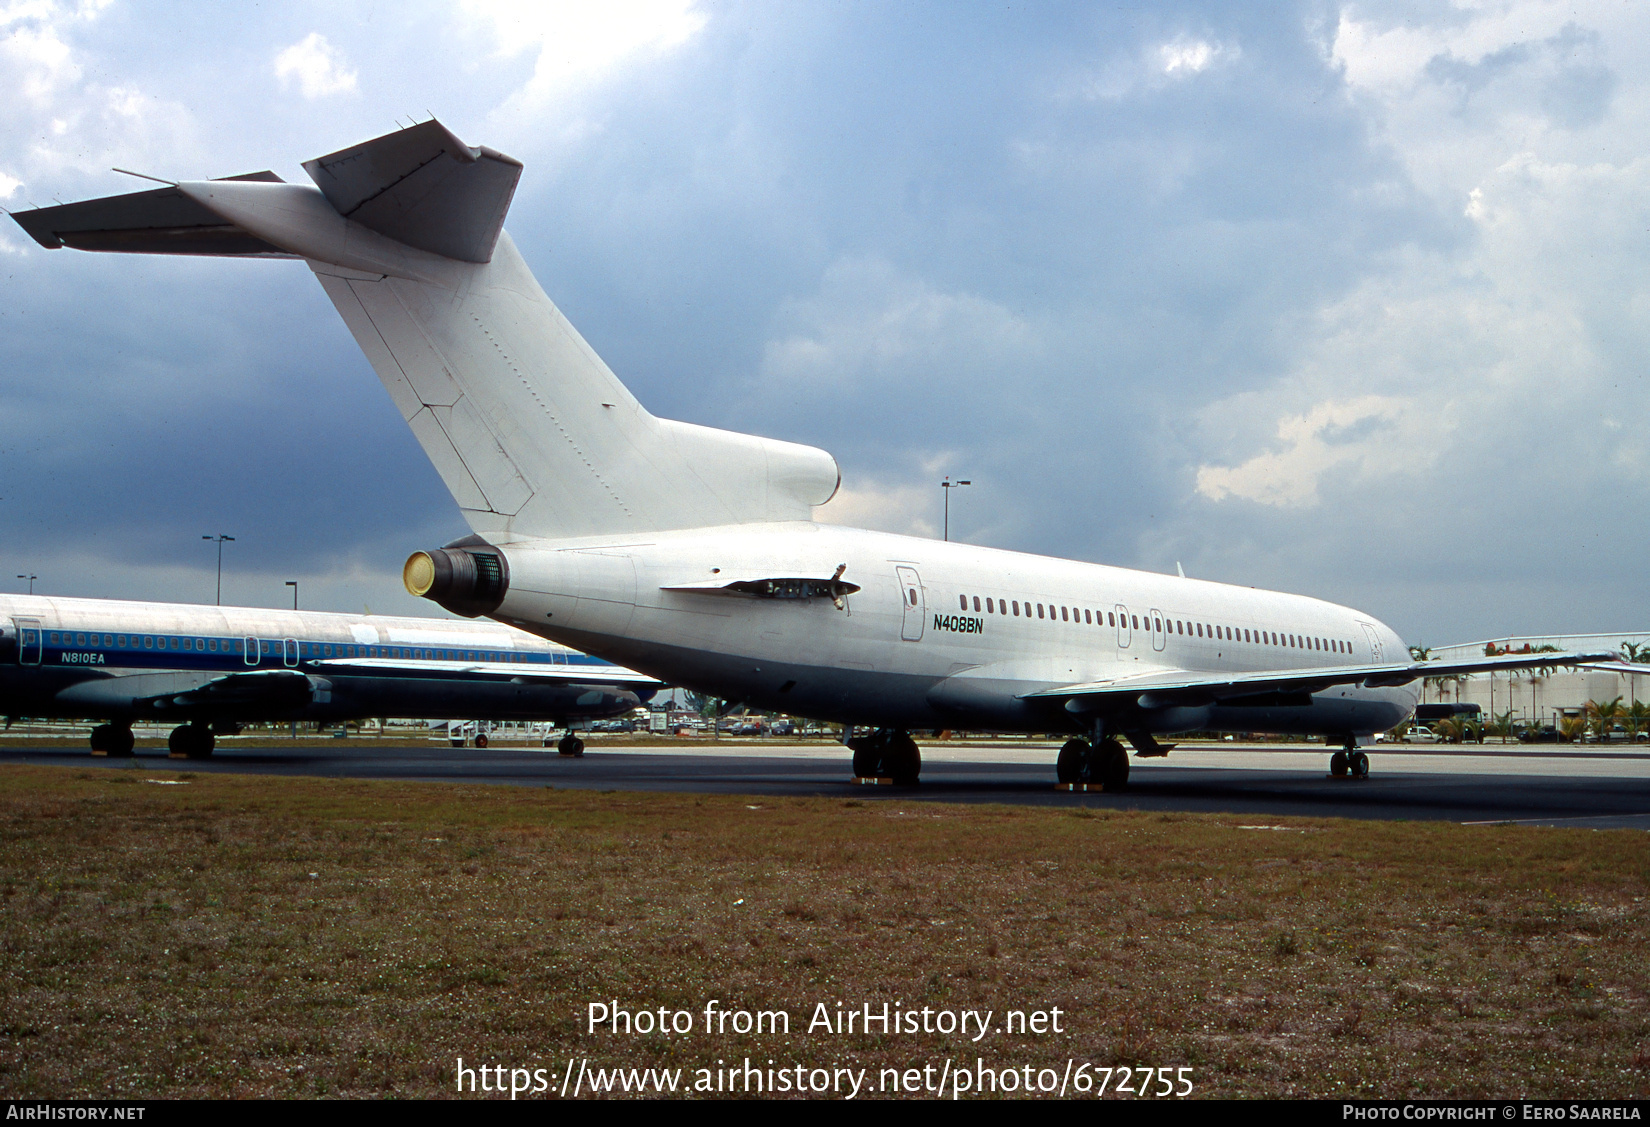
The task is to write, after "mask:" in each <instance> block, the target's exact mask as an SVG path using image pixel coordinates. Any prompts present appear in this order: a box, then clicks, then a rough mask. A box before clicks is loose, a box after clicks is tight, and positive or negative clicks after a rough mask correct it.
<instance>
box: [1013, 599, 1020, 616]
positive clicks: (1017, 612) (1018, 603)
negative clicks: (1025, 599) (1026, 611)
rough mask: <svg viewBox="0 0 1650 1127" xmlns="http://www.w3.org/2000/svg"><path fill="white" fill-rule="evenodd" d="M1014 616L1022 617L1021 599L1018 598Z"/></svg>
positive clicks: (1015, 601) (1015, 602)
mask: <svg viewBox="0 0 1650 1127" xmlns="http://www.w3.org/2000/svg"><path fill="white" fill-rule="evenodd" d="M1014 617H1015V618H1019V617H1020V601H1019V600H1018V599H1016V600H1014Z"/></svg>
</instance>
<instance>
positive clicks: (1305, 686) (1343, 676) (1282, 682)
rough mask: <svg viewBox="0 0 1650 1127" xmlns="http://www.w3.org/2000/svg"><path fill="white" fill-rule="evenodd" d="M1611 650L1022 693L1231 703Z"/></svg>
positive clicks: (1171, 673) (1164, 676)
mask: <svg viewBox="0 0 1650 1127" xmlns="http://www.w3.org/2000/svg"><path fill="white" fill-rule="evenodd" d="M1615 656H1616V655H1614V654H1583V653H1545V654H1535V655H1530V654H1516V655H1506V656H1502V657H1486V658H1479V659H1475V660H1472V661H1411V662H1393V663H1390V664H1381V665H1339V666H1325V667H1322V668H1317V669H1268V670H1258V671H1255V672H1248V673H1203V672H1197V671H1193V670H1186V669H1163V670H1154V671H1152V672H1148V673H1140V674H1136V675H1133V676H1129V677H1117V678H1112V679H1108V680H1103V681H1089V682H1085V683H1082V684H1074V685H1060V686H1056V687H1053V688H1048V689H1041V690H1038V691H1037V692H1034V693H1027V694H1025V697H1024V699H1027V700H1033V699H1043V700H1047V699H1050V698H1053V699H1065V700H1066V701H1067V707H1068V708H1071V707H1074V706H1075V707H1077V708H1081V707H1082V704H1081V702H1083V701H1096V702H1097V701H1099V700H1102V699H1105V698H1108V697H1110V698H1117V699H1121V698H1124V697H1128V698H1131V699H1133V700H1134V701H1135V703H1138V704H1139V705H1140V706H1141V707H1144V708H1164V707H1170V706H1174V705H1188V704H1212V703H1234V702H1237V701H1241V700H1245V699H1248V698H1256V699H1265V698H1266V697H1269V696H1273V695H1278V696H1280V699H1281V697H1288V696H1296V695H1299V694H1305V695H1310V694H1312V693H1318V692H1322V691H1323V690H1324V689H1327V688H1329V687H1331V686H1333V685H1360V686H1363V687H1364V688H1382V687H1391V686H1396V685H1406V684H1408V683H1409V682H1411V681H1415V680H1418V679H1420V678H1422V677H1455V676H1461V675H1463V674H1468V673H1492V672H1499V671H1501V670H1505V669H1537V668H1542V667H1550V666H1575V665H1590V664H1593V663H1596V662H1601V661H1606V660H1608V659H1609V658H1612V657H1615Z"/></svg>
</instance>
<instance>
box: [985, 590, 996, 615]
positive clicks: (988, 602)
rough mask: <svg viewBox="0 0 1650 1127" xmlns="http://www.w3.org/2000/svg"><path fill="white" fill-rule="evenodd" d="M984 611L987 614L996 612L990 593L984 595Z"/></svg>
mask: <svg viewBox="0 0 1650 1127" xmlns="http://www.w3.org/2000/svg"><path fill="white" fill-rule="evenodd" d="M985 613H987V614H996V613H997V611H996V608H995V607H994V606H993V605H992V602H991V596H990V595H987V596H986V597H985Z"/></svg>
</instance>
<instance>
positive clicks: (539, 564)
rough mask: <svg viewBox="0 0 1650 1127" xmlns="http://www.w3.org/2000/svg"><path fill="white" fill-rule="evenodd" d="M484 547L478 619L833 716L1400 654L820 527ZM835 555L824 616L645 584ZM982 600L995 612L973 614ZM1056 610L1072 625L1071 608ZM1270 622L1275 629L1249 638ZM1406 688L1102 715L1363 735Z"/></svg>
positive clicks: (1202, 603)
mask: <svg viewBox="0 0 1650 1127" xmlns="http://www.w3.org/2000/svg"><path fill="white" fill-rule="evenodd" d="M499 546H500V547H502V548H503V549H504V550H505V551H506V554H507V555H508V557H509V562H510V572H511V585H510V591H509V593H508V595H507V596H506V599H505V601H504V604H503V605H502V606H501V607H500V608H499V609H498V610H497V611H496V612H495V615H494V617H497V618H499V619H501V620H503V621H506V622H509V623H512V624H513V625H516V626H519V627H521V628H523V629H525V630H529V631H532V632H533V633H537V634H542V635H544V636H546V637H550V638H554V639H556V640H558V641H561V642H563V643H565V644H568V645H573V646H577V647H578V648H580V649H584V650H586V651H588V652H591V653H595V654H599V655H601V656H603V657H606V658H608V659H609V660H611V661H615V662H619V663H621V664H624V665H628V666H630V667H631V668H634V669H637V670H639V671H643V672H646V673H649V674H651V675H653V676H655V677H658V678H660V679H662V680H665V681H669V682H671V683H673V684H680V685H684V686H687V687H689V688H693V689H697V690H700V691H703V692H707V693H711V694H714V695H717V696H720V697H724V698H729V699H738V700H743V701H745V702H747V703H749V704H752V705H755V706H759V707H763V708H771V709H777V710H781V711H785V712H789V713H793V714H797V715H803V716H810V717H814V718H818V719H824V720H838V721H844V722H847V723H851V724H860V725H874V726H885V727H902V728H940V727H975V728H991V729H1000V730H1020V731H1050V730H1062V729H1064V730H1075V731H1084V730H1087V729H1088V728H1089V727H1090V726H1091V724H1092V720H1093V717H1091V716H1089V715H1088V714H1084V713H1073V712H1068V711H1066V710H1065V709H1064V708H1063V707H1062V706H1061V704H1060V703H1059V702H1057V701H1036V702H1031V701H1026V700H1024V699H1022V696H1023V694H1027V693H1032V692H1035V691H1037V690H1040V689H1046V688H1050V687H1053V686H1058V685H1069V684H1079V683H1087V682H1092V681H1099V680H1106V679H1110V678H1114V677H1118V676H1124V675H1128V674H1133V673H1146V672H1151V671H1155V670H1178V671H1188V672H1214V673H1221V672H1230V673H1237V672H1247V671H1256V670H1288V669H1309V668H1313V667H1323V666H1337V665H1347V664H1354V663H1359V664H1361V663H1375V662H1380V661H1383V660H1387V661H1390V660H1394V655H1403V656H1406V657H1407V651H1406V649H1405V647H1404V644H1403V642H1402V641H1401V640H1400V639H1399V638H1398V636H1397V635H1396V634H1395V633H1393V631H1392V630H1390V629H1389V628H1387V627H1386V626H1385V625H1383V624H1382V623H1380V622H1378V621H1377V620H1376V619H1374V618H1373V617H1371V616H1369V615H1366V614H1362V613H1360V612H1359V611H1356V610H1353V609H1351V608H1349V607H1343V606H1337V605H1335V604H1333V603H1327V602H1323V601H1321V600H1318V599H1312V598H1308V597H1305V596H1300V595H1290V594H1283V593H1279V592H1273V591H1261V590H1256V589H1254V588H1248V587H1235V586H1230V585H1227V584H1222V583H1210V582H1205V581H1200V580H1195V579H1182V578H1180V577H1178V576H1166V575H1157V574H1153V573H1149V572H1139V571H1130V570H1126V569H1123V568H1114V567H1105V566H1102V565H1097V564H1088V563H1080V562H1076V561H1071V560H1061V559H1053V558H1049V557H1046V556H1035V555H1028V554H1025V553H1020V552H1008V551H1000V550H997V549H991V548H979V547H974V546H971V545H967V544H958V543H945V542H936V541H933V540H924V539H919V538H916V537H909V536H896V535H891V534H886V533H879V532H870V531H865V530H860V529H851V528H842V527H837V526H832V525H818V524H811V523H807V522H785V523H776V524H759V525H741V526H730V527H723V528H712V529H696V530H690V531H676V532H664V533H654V534H652V535H647V536H632V535H624V536H609V537H602V538H586V539H581V540H574V541H556V542H550V541H544V540H518V541H513V542H512V541H505V542H503V543H502V544H500V545H499ZM839 564H847V568H846V570H845V571H844V573H843V579H845V580H847V581H849V582H852V583H855V584H857V585H858V586H859V587H860V590H859V591H858V592H857V593H855V594H852V595H849V596H847V597H846V599H845V600H844V603H845V605H844V607H843V608H842V609H840V610H839V609H837V608H836V607H835V606H833V605H832V603H831V601H830V600H829V599H822V598H813V599H796V600H789V599H767V598H759V597H753V596H747V595H733V594H705V593H699V592H681V591H670V590H664V589H663V588H667V587H671V586H677V585H682V584H688V583H705V582H712V581H715V580H717V579H718V578H719V577H723V576H725V577H728V578H730V579H731V578H738V577H743V576H753V575H762V576H773V577H783V576H799V577H824V576H829V575H831V574H832V573H833V572H834V571H835V570H836V567H837V565H839ZM913 576H914V577H915V579H916V583H915V584H914V585H913V584H912V583H911V578H912V577H913ZM913 591H915V595H916V600H917V601H916V604H915V605H913V603H912V599H911V596H912V593H913ZM964 597H966V598H967V600H968V604H967V609H966V610H965V609H964V608H963V606H962V604H961V599H963V598H964ZM975 598H978V599H979V600H980V607H981V609H980V610H979V611H975V610H974V609H973V608H974V599H975ZM988 598H989V599H990V600H991V606H992V607H993V608H998V609H993V610H991V611H987V610H985V606H986V602H985V600H986V599H988ZM1005 600H1006V601H1007V603H1008V605H1009V607H1010V608H1011V609H1010V610H1009V612H1007V613H1004V612H1003V611H1002V610H1001V609H1000V608H1001V607H1002V605H1003V603H1004V601H1005ZM1039 604H1040V605H1041V607H1042V608H1043V609H1042V616H1041V617H1039V615H1038V610H1037V608H1038V606H1039ZM1016 605H1017V607H1018V612H1019V613H1018V614H1016V613H1014V608H1015V607H1016ZM1062 607H1063V608H1065V614H1066V617H1064V618H1062V617H1061V609H1060V608H1062ZM1074 610H1075V611H1076V613H1077V615H1078V616H1079V617H1081V615H1082V612H1084V611H1087V612H1088V614H1089V620H1088V621H1075V622H1074V621H1072V620H1071V615H1072V612H1073V611H1074ZM1096 613H1100V614H1103V615H1119V614H1121V615H1127V621H1128V623H1129V625H1128V626H1127V627H1123V626H1118V625H1113V624H1112V622H1111V620H1108V623H1107V625H1104V626H1101V625H1096V624H1095V623H1094V622H1093V616H1094V615H1095V614H1096ZM1137 620H1138V623H1139V625H1138V627H1136V625H1135V623H1136V621H1137ZM1148 622H1149V623H1151V624H1152V625H1151V626H1148ZM1159 622H1161V623H1163V625H1164V628H1162V629H1159V628H1158V627H1157V626H1156V623H1159ZM1211 628H1213V629H1211ZM1200 629H1201V631H1202V634H1201V636H1200V634H1199V630H1200ZM1228 630H1230V631H1231V632H1232V633H1233V638H1232V639H1231V640H1228V639H1227V638H1226V637H1225V636H1224V635H1225V633H1226V632H1227V631H1228ZM1188 631H1189V632H1188ZM1244 631H1248V640H1243V639H1244V637H1245V636H1244V633H1243V632H1244ZM1216 632H1218V633H1219V634H1220V635H1221V636H1220V637H1218V638H1217V637H1212V636H1210V635H1211V634H1212V633H1216ZM1273 635H1276V636H1278V637H1279V639H1280V641H1279V642H1277V643H1274V642H1272V641H1270V640H1267V641H1261V640H1259V639H1261V638H1262V637H1265V638H1267V639H1270V638H1271V637H1272V636H1273ZM1325 643H1327V645H1325ZM1336 643H1340V644H1341V645H1342V646H1344V648H1343V649H1342V650H1341V651H1340V652H1336V651H1335V648H1334V647H1335V645H1336ZM1320 647H1321V648H1320ZM1416 696H1417V692H1416V689H1415V688H1414V687H1413V686H1403V687H1399V688H1380V689H1368V688H1361V687H1357V686H1352V685H1346V686H1337V687H1334V688H1331V689H1328V690H1325V691H1323V692H1320V693H1318V694H1316V695H1315V696H1313V697H1312V698H1311V701H1310V703H1309V704H1281V705H1268V704H1265V703H1264V702H1259V703H1256V704H1250V705H1241V706H1232V705H1224V706H1218V707H1191V708H1188V707H1176V708H1162V709H1151V708H1146V709H1141V708H1139V707H1138V705H1129V706H1127V707H1125V708H1124V709H1123V710H1122V711H1118V710H1117V708H1116V706H1115V703H1114V705H1113V706H1112V713H1113V714H1112V716H1111V717H1110V718H1109V723H1110V724H1111V725H1112V726H1113V727H1121V728H1124V729H1125V730H1128V729H1130V727H1131V726H1132V729H1133V730H1139V731H1148V732H1156V733H1161V732H1173V731H1187V730H1194V729H1196V730H1211V729H1212V730H1221V729H1225V730H1231V731H1286V732H1302V733H1315V732H1322V733H1326V734H1335V735H1341V734H1346V733H1357V734H1360V735H1363V734H1368V733H1370V732H1374V731H1380V730H1382V729H1385V728H1387V727H1390V726H1392V725H1394V724H1396V723H1398V722H1400V721H1401V720H1403V719H1404V718H1405V717H1406V716H1408V715H1409V714H1410V712H1411V711H1412V710H1413V708H1414V705H1415V701H1416Z"/></svg>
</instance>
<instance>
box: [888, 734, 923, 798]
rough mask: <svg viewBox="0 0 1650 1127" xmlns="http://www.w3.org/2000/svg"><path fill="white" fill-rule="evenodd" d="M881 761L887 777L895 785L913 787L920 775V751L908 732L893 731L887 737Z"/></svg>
mask: <svg viewBox="0 0 1650 1127" xmlns="http://www.w3.org/2000/svg"><path fill="white" fill-rule="evenodd" d="M883 763H884V767H885V769H886V771H887V772H888V776H889V778H891V779H893V780H894V785H895V786H897V787H914V786H916V785H917V780H918V779H919V778H920V777H921V776H922V752H921V751H920V750H918V748H917V741H916V740H914V739H912V738H911V734H910V733H909V732H894V733H891V734H890V735H889V737H888V741H887V744H886V750H885V751H884V752H883Z"/></svg>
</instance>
